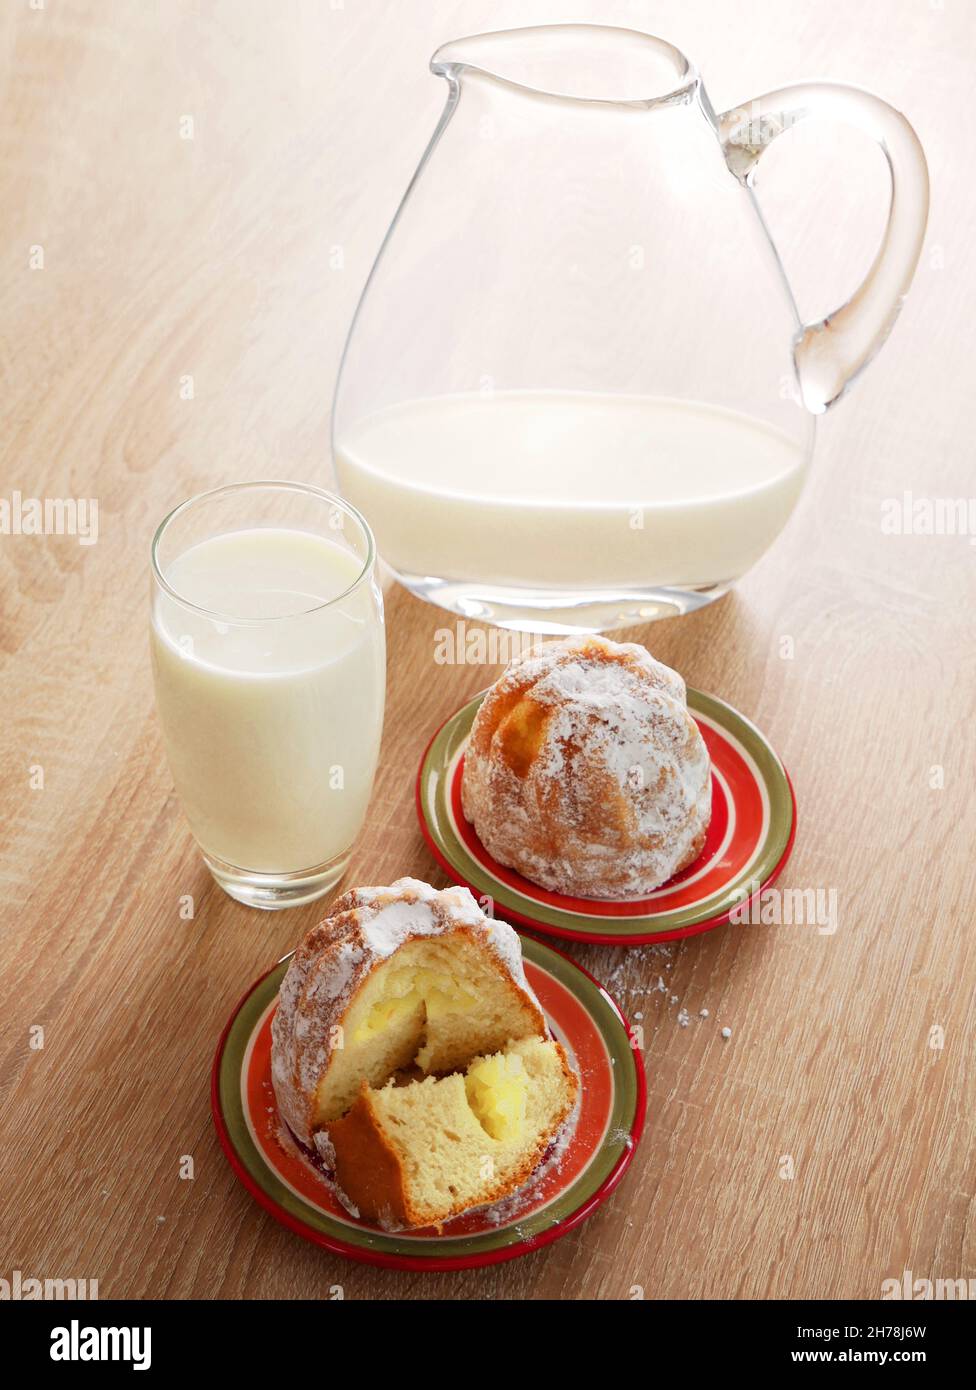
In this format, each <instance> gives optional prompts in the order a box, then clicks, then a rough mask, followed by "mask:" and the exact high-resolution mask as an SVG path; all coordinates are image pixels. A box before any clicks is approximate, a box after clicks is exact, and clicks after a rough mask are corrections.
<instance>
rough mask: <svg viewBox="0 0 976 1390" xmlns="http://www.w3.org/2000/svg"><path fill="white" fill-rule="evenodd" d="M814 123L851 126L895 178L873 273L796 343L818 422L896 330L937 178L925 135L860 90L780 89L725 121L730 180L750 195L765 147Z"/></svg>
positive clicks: (807, 401) (806, 398) (721, 122)
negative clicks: (874, 146) (870, 141)
mask: <svg viewBox="0 0 976 1390" xmlns="http://www.w3.org/2000/svg"><path fill="white" fill-rule="evenodd" d="M809 118H813V119H821V120H823V119H827V120H835V121H845V122H847V123H848V124H849V125H853V126H856V127H857V129H858V130H863V131H864V132H865V134H867V135H871V136H873V137H874V139H875V140H876V141H877V142H878V144H879V145H880V146H881V149H882V151H883V153H884V156H885V158H886V159H887V161H888V169H889V171H890V174H891V202H890V204H889V209H888V221H887V225H886V226H885V230H884V235H883V236H882V238H881V246H880V248H879V249H878V254H877V255H876V256H875V258H874V263H873V264H872V266H871V269H870V270H869V271H868V273H867V275H866V276H865V277H864V280H863V281H862V283H861V284H860V285H859V286H858V288H857V289H856V290H855V291H854V293H853V295H852V296H851V298H850V299H849V300H848V301H847V302H846V304H843V305H842V306H841V307H840V308H839V309H837V310H835V311H834V313H832V314H828V315H827V317H826V318H824V319H821V320H820V322H819V323H808V324H804V325H803V327H802V328H801V329H800V331H799V332H798V333H797V335H796V337H795V339H794V342H793V360H794V363H795V366H796V374H797V379H798V381H799V383H800V390H801V393H802V396H803V403H804V405H805V406H806V407H807V409H808V410H811V411H812V412H813V413H814V414H815V415H819V414H822V413H823V411H825V410H826V409H827V407H828V406H830V405H833V403H834V402H835V401H836V400H837V399H838V398H839V397H840V396H841V395H843V393H844V392H845V391H846V390H847V387H848V386H849V385H850V384H851V382H852V381H853V380H854V378H855V377H856V376H857V374H858V373H859V372H860V371H861V370H862V369H863V368H864V367H866V366H867V364H868V363H869V362H870V361H871V359H872V358H873V357H874V355H875V353H876V352H877V351H878V349H879V348H880V347H881V345H882V344H883V343H884V341H885V339H886V338H887V337H888V334H889V333H890V332H891V330H892V328H893V326H894V322H895V319H896V318H897V317H898V312H899V310H900V309H901V306H902V304H903V302H904V299H905V295H906V294H907V293H908V288H909V286H910V285H911V283H912V276H913V275H914V273H915V267H916V266H917V264H918V258H919V255H920V253H921V250H922V239H923V237H924V236H925V224H926V222H927V220H928V209H929V174H928V167H927V165H926V162H925V154H924V152H923V150H922V146H921V144H920V142H919V139H918V136H917V135H916V134H915V131H914V130H913V129H912V127H911V126H910V125H909V123H908V121H907V120H906V119H905V117H904V116H903V115H902V114H901V112H900V111H896V110H895V108H894V107H893V106H889V105H888V103H887V102H886V101H882V100H881V98H880V97H876V96H873V95H872V94H871V93H870V92H865V91H862V90H861V89H860V88H859V87H848V86H846V85H843V84H841V83H833V82H809V83H802V84H800V85H797V86H795V87H782V88H781V89H780V90H779V91H777V92H769V93H768V94H767V95H766V96H762V97H758V98H757V99H756V100H755V101H753V102H750V103H749V105H748V107H737V108H736V109H735V110H732V111H726V112H725V113H724V114H723V115H721V116H719V117H718V128H719V138H720V140H721V142H722V148H723V150H724V152H725V159H726V162H727V164H728V166H729V168H730V169H731V170H732V173H733V174H735V176H736V178H737V179H739V180H740V182H741V183H743V184H745V185H746V186H747V187H749V188H752V187H753V183H754V179H755V172H756V167H757V165H758V163H759V159H760V157H761V155H762V152H763V150H764V149H765V148H766V146H767V145H769V144H770V143H771V142H772V141H773V140H774V139H775V138H776V136H777V135H781V134H782V132H783V131H784V130H787V129H789V128H790V127H791V126H793V125H796V124H798V123H799V122H800V121H804V120H807V119H809Z"/></svg>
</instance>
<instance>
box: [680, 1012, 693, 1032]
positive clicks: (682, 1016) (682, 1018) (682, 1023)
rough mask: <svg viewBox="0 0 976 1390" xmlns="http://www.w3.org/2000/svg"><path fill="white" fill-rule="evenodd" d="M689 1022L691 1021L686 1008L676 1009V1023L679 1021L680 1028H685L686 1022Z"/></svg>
mask: <svg viewBox="0 0 976 1390" xmlns="http://www.w3.org/2000/svg"><path fill="white" fill-rule="evenodd" d="M690 1022H691V1015H690V1014H689V1012H688V1010H687V1009H680V1010H679V1011H678V1023H679V1025H680V1026H681V1027H682V1028H687V1027H688V1024H689V1023H690Z"/></svg>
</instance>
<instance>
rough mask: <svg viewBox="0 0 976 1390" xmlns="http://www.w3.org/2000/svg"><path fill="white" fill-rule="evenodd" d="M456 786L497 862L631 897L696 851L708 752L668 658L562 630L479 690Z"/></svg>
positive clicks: (580, 891) (587, 891)
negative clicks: (569, 635) (561, 634)
mask: <svg viewBox="0 0 976 1390" xmlns="http://www.w3.org/2000/svg"><path fill="white" fill-rule="evenodd" d="M461 795H462V804H463V808H464V814H465V816H466V817H467V819H468V820H469V821H470V822H471V824H472V825H473V826H474V829H475V831H476V833H477V835H478V838H479V840H480V841H481V843H482V844H483V845H484V847H485V849H486V850H487V851H488V852H489V854H491V855H492V856H493V858H494V859H495V860H497V861H498V863H500V864H504V865H507V866H509V867H511V868H513V869H515V870H517V872H518V873H520V874H522V875H523V876H524V877H525V878H527V879H530V880H531V881H532V882H535V883H538V884H540V885H541V886H542V887H544V888H547V889H551V890H553V891H555V892H558V893H565V894H571V895H573V896H576V897H581V898H604V899H606V898H629V897H636V896H639V895H641V894H645V893H648V892H651V891H652V890H653V889H654V888H657V887H658V886H659V885H660V884H662V883H664V882H666V881H667V880H668V879H669V878H671V877H672V875H674V874H676V873H678V872H680V871H681V870H682V869H683V868H685V867H686V866H687V865H688V864H691V863H692V862H693V861H694V860H695V859H696V858H697V857H698V855H699V854H700V853H701V849H702V846H703V844H704V842H705V834H706V831H707V829H708V825H709V820H710V817H711V796H712V788H711V764H710V760H709V756H708V750H707V748H706V746H705V742H704V740H703V738H702V736H701V733H700V732H699V730H698V727H697V725H696V723H695V721H694V720H693V719H692V717H691V715H690V714H689V713H688V708H687V700H686V690H685V683H684V681H683V680H682V678H681V676H679V675H678V673H677V672H676V671H672V670H671V669H670V668H669V667H667V666H664V665H662V664H661V663H660V662H658V661H655V660H654V658H653V657H652V656H650V654H649V653H648V652H647V651H646V650H645V649H644V648H643V647H640V646H637V645H636V644H634V643H618V642H611V641H609V640H607V639H606V638H602V637H582V638H570V639H567V640H565V641H559V642H548V643H544V644H543V645H541V646H538V647H535V648H533V649H532V650H531V651H530V652H528V653H526V654H525V655H524V656H521V657H519V658H517V659H516V660H515V661H513V662H512V663H511V665H510V666H509V667H508V669H507V670H506V671H505V673H504V674H503V675H502V677H501V678H500V680H498V681H497V682H496V684H495V685H494V686H492V688H491V689H490V690H489V691H488V694H487V695H486V696H485V699H484V701H483V703H482V705H481V707H480V709H479V711H478V713H477V715H476V717H475V720H474V724H473V726H472V730H471V738H470V742H469V744H468V748H467V751H466V755H465V761H464V772H463V777H462V782H461Z"/></svg>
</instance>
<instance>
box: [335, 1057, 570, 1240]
mask: <svg viewBox="0 0 976 1390" xmlns="http://www.w3.org/2000/svg"><path fill="white" fill-rule="evenodd" d="M552 1042H553V1046H554V1047H555V1049H556V1052H557V1055H558V1057H559V1064H560V1067H561V1069H562V1073H563V1079H564V1080H565V1082H566V1086H567V1090H568V1095H569V1099H568V1100H567V1103H566V1105H565V1107H564V1108H563V1110H562V1111H561V1112H560V1113H559V1115H558V1117H557V1118H556V1119H555V1120H554V1121H553V1123H552V1125H551V1126H550V1128H549V1130H548V1131H547V1132H546V1133H545V1134H543V1135H541V1136H540V1138H539V1141H538V1143H537V1144H536V1145H535V1147H534V1148H533V1149H531V1150H530V1151H529V1152H528V1153H527V1154H526V1156H525V1158H524V1159H523V1161H522V1162H521V1163H520V1164H519V1166H518V1168H517V1169H514V1170H513V1171H512V1172H511V1173H509V1174H508V1175H507V1176H506V1177H505V1178H500V1179H499V1180H498V1181H497V1182H495V1183H493V1184H492V1185H491V1186H490V1187H486V1189H485V1191H484V1192H483V1193H482V1194H481V1195H480V1196H479V1197H478V1200H477V1202H476V1203H475V1205H477V1206H479V1207H480V1206H488V1205H490V1204H491V1203H492V1202H500V1201H502V1200H503V1199H504V1198H505V1197H510V1196H511V1195H512V1194H513V1193H514V1192H517V1191H518V1189H519V1188H520V1187H523V1186H524V1185H525V1184H526V1183H527V1182H528V1180H529V1178H531V1176H532V1174H533V1173H534V1172H535V1170H536V1168H537V1167H538V1166H539V1164H540V1162H541V1161H542V1159H543V1157H544V1155H545V1152H546V1149H547V1148H548V1147H549V1145H550V1144H551V1143H552V1141H553V1139H554V1138H555V1136H556V1135H557V1134H558V1132H559V1130H560V1128H561V1127H562V1126H563V1124H564V1123H565V1122H566V1120H567V1118H568V1117H569V1115H570V1114H571V1113H572V1111H573V1108H574V1106H575V1105H576V1100H577V1097H578V1095H579V1077H578V1076H577V1075H576V1073H575V1072H574V1071H573V1069H572V1067H571V1066H570V1065H569V1062H568V1060H567V1057H566V1053H565V1051H564V1050H563V1047H562V1045H561V1044H560V1043H559V1042H557V1041H556V1040H555V1039H553V1040H552ZM371 1096H372V1092H371V1091H370V1089H369V1087H368V1086H367V1085H366V1083H365V1082H363V1087H362V1090H361V1091H360V1093H359V1095H358V1097H357V1098H356V1101H355V1104H354V1105H353V1106H352V1108H351V1109H350V1110H348V1111H347V1112H346V1113H345V1115H343V1116H342V1117H341V1119H338V1120H332V1121H331V1122H330V1123H329V1124H328V1125H326V1126H325V1131H324V1132H325V1133H326V1134H327V1135H328V1138H329V1142H330V1144H331V1145H332V1148H333V1151H334V1154H335V1182H336V1186H337V1187H338V1188H339V1189H340V1190H341V1192H342V1194H343V1196H344V1197H346V1198H348V1200H349V1201H350V1202H351V1203H352V1204H353V1205H354V1206H355V1207H356V1208H357V1209H358V1211H359V1214H360V1216H361V1217H362V1218H363V1219H364V1220H366V1221H375V1222H379V1223H381V1224H382V1225H383V1226H385V1227H387V1228H389V1229H395V1228H397V1227H408V1226H409V1227H420V1226H428V1225H433V1226H436V1227H438V1229H439V1228H440V1227H441V1226H442V1225H444V1223H445V1222H447V1221H450V1220H452V1219H453V1218H454V1217H455V1216H460V1215H461V1214H462V1212H465V1211H470V1210H471V1204H470V1203H463V1202H460V1201H459V1202H457V1203H455V1205H454V1206H453V1207H452V1209H451V1210H450V1211H448V1212H445V1213H443V1214H442V1215H441V1216H440V1218H439V1220H437V1221H431V1219H430V1217H429V1215H428V1213H427V1212H424V1211H420V1210H418V1209H417V1208H416V1207H415V1206H414V1205H413V1203H412V1202H411V1201H410V1196H409V1193H408V1192H407V1189H406V1184H405V1182H404V1174H403V1169H402V1167H401V1164H400V1159H399V1156H398V1155H397V1152H396V1149H395V1148H394V1147H393V1146H392V1145H391V1144H390V1142H389V1141H388V1139H387V1137H386V1135H385V1134H384V1132H383V1126H382V1124H381V1122H380V1121H379V1119H378V1118H377V1115H376V1112H375V1110H374V1109H373V1105H372V1101H371Z"/></svg>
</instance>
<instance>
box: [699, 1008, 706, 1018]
mask: <svg viewBox="0 0 976 1390" xmlns="http://www.w3.org/2000/svg"><path fill="white" fill-rule="evenodd" d="M698 1017H699V1018H707V1017H708V1010H707V1009H699V1011H698Z"/></svg>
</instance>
